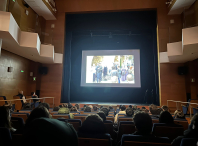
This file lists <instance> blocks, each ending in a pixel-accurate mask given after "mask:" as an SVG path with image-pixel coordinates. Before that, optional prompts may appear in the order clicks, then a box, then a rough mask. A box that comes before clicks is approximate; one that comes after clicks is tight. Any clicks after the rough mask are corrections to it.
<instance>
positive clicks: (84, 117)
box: [74, 114, 87, 123]
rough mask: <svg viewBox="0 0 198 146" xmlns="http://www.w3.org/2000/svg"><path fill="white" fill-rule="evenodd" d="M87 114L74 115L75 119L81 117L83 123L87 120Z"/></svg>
mask: <svg viewBox="0 0 198 146" xmlns="http://www.w3.org/2000/svg"><path fill="white" fill-rule="evenodd" d="M86 117H87V115H84V114H79V115H78V114H76V115H74V119H80V120H81V121H82V123H83V122H84V121H85V119H86Z"/></svg>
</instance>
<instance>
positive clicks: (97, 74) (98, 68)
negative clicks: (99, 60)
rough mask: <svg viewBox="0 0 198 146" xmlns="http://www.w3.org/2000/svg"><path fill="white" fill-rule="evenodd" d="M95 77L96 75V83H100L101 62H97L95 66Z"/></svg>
mask: <svg viewBox="0 0 198 146" xmlns="http://www.w3.org/2000/svg"><path fill="white" fill-rule="evenodd" d="M96 77H97V83H100V82H101V79H102V66H101V64H98V65H97V66H96Z"/></svg>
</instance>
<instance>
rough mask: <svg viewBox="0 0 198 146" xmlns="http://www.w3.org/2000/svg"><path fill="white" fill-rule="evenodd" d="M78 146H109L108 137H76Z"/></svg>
mask: <svg viewBox="0 0 198 146" xmlns="http://www.w3.org/2000/svg"><path fill="white" fill-rule="evenodd" d="M78 146H111V145H110V142H109V140H108V139H95V138H81V137H79V138H78Z"/></svg>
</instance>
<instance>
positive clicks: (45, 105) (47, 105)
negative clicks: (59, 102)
mask: <svg viewBox="0 0 198 146" xmlns="http://www.w3.org/2000/svg"><path fill="white" fill-rule="evenodd" d="M41 106H43V107H45V108H46V109H47V110H48V111H49V108H50V106H49V104H48V103H45V102H44V103H40V104H39V106H38V107H41Z"/></svg>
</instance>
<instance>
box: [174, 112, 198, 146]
mask: <svg viewBox="0 0 198 146" xmlns="http://www.w3.org/2000/svg"><path fill="white" fill-rule="evenodd" d="M191 125H192V128H191V129H188V130H186V131H184V135H183V136H179V137H177V138H176V139H175V140H174V141H173V142H172V146H180V144H181V141H182V139H183V138H198V113H197V114H195V115H194V116H193V118H192V120H191Z"/></svg>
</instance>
